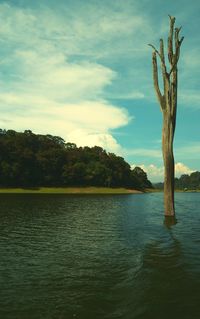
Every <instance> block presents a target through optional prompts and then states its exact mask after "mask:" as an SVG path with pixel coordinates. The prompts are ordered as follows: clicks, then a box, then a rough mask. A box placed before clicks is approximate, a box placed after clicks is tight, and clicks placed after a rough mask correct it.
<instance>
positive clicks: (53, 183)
mask: <svg viewBox="0 0 200 319" xmlns="http://www.w3.org/2000/svg"><path fill="white" fill-rule="evenodd" d="M40 186H49V187H60V186H62V187H68V186H74V187H75V186H83V187H84V186H97V187H125V188H133V189H139V190H141V189H145V188H152V184H151V182H150V181H149V180H148V178H147V174H146V173H145V172H144V171H143V170H142V169H141V168H140V167H135V168H134V169H131V167H130V165H129V164H128V163H127V162H126V161H125V160H124V159H123V158H122V157H120V156H117V155H115V154H113V153H108V152H106V151H105V150H104V149H103V148H101V147H99V146H94V147H87V146H85V147H77V146H76V144H74V143H70V142H65V141H64V139H63V138H61V137H59V136H52V135H50V134H47V135H41V134H34V133H33V132H32V131H30V130H26V131H24V132H16V131H14V130H3V129H0V187H40Z"/></svg>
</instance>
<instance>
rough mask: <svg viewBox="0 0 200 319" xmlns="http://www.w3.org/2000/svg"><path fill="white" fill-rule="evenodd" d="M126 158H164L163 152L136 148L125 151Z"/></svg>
mask: <svg viewBox="0 0 200 319" xmlns="http://www.w3.org/2000/svg"><path fill="white" fill-rule="evenodd" d="M123 153H124V155H125V156H130V155H134V156H139V157H153V158H158V159H160V158H162V153H161V150H154V149H147V148H135V149H123Z"/></svg>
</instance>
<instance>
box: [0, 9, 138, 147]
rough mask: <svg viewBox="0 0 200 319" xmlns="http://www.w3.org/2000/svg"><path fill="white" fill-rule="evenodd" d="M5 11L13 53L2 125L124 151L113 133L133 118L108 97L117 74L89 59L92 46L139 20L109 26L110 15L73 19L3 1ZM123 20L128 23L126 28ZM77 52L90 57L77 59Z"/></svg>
mask: <svg viewBox="0 0 200 319" xmlns="http://www.w3.org/2000/svg"><path fill="white" fill-rule="evenodd" d="M0 9H1V10H0V17H1V20H2V21H3V23H2V28H1V29H0V35H1V41H2V42H3V43H4V50H5V52H4V58H3V59H2V60H1V71H2V77H1V79H2V80H1V93H0V110H1V114H2V117H1V119H0V126H1V127H2V128H13V129H16V130H20V131H21V130H25V129H31V130H33V131H34V132H36V133H43V134H46V133H50V134H54V135H60V136H62V137H64V138H65V139H66V140H67V141H71V139H72V140H73V142H75V143H77V145H82V146H84V145H89V146H93V145H100V146H102V147H104V148H106V149H107V150H109V151H113V152H117V151H118V150H120V145H119V144H118V142H117V141H116V139H115V138H114V137H113V136H112V130H113V129H117V128H119V127H121V126H124V125H127V124H128V123H129V121H130V120H131V117H130V116H129V114H128V112H127V110H126V109H124V108H123V107H119V106H116V105H113V104H111V103H109V102H108V101H107V100H106V98H105V94H104V90H105V88H106V87H107V86H109V85H111V84H112V83H113V81H114V80H115V78H116V77H117V73H116V72H115V71H114V70H112V69H111V68H109V67H107V66H104V65H103V64H100V63H98V62H97V61H91V59H88V56H87V55H88V52H89V51H88V50H90V49H89V46H91V49H92V45H93V44H95V42H96V41H97V42H98V43H100V42H101V41H103V42H104V43H106V38H107V39H110V38H113V37H114V36H115V35H116V36H117V35H118V34H119V32H121V33H123V32H125V29H126V27H127V26H128V25H127V24H131V26H133V22H131V20H129V21H126V19H125V17H124V16H122V15H121V14H120V13H118V14H116V15H115V14H114V16H112V21H110V22H109V19H110V16H109V15H108V14H106V16H105V17H104V18H102V15H101V14H99V12H94V13H95V15H89V13H87V14H85V15H81V16H79V18H80V19H79V18H78V15H79V14H80V13H77V16H75V15H74V12H71V14H72V16H73V19H72V18H71V19H66V17H64V15H63V16H62V15H55V14H54V12H53V10H51V9H49V8H47V7H45V10H40V11H34V10H31V9H23V8H19V7H15V6H11V5H8V4H1V5H0ZM96 18H97V19H96ZM119 22H120V23H122V22H123V23H124V24H123V27H121V28H120V30H118V29H119V25H118V23H119ZM141 23H142V21H141V19H140V17H138V18H137V19H136V20H135V21H134V25H135V27H137V28H138V27H139V26H140V25H141ZM131 26H130V25H129V27H130V28H131ZM117 28H118V29H117ZM130 30H131V29H130ZM97 47H98V44H95V45H94V50H93V49H92V50H93V53H95V52H98V50H97ZM74 54H80V55H83V56H84V58H81V59H72V57H73V56H74Z"/></svg>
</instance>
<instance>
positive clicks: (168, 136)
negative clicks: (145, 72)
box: [149, 16, 184, 216]
mask: <svg viewBox="0 0 200 319" xmlns="http://www.w3.org/2000/svg"><path fill="white" fill-rule="evenodd" d="M169 18H170V28H169V36H168V43H167V47H168V61H169V70H167V66H166V63H165V52H164V42H163V39H160V49H159V50H157V49H156V48H155V47H154V46H153V45H152V44H149V45H150V46H151V47H152V48H153V52H152V66H153V83H154V89H155V92H156V95H157V98H158V102H159V104H160V108H161V111H162V114H163V129H162V154H163V162H164V208H165V216H175V208H174V154H173V140H174V132H175V127H176V110H177V87H178V68H177V64H178V60H179V56H180V47H181V44H182V42H183V39H184V37H181V39H179V33H180V31H181V27H180V28H174V24H175V20H176V19H175V17H171V16H169ZM157 56H158V57H159V59H160V64H161V70H162V79H163V93H162V92H161V90H160V87H159V80H158V66H157Z"/></svg>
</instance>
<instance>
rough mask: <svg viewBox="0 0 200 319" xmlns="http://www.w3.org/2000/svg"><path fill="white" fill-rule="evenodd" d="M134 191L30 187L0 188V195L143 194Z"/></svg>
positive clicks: (97, 188)
mask: <svg viewBox="0 0 200 319" xmlns="http://www.w3.org/2000/svg"><path fill="white" fill-rule="evenodd" d="M143 193H144V192H142V191H139V190H135V189H126V188H122V187H120V188H110V187H32V188H31V187H30V188H28V187H27V188H20V187H16V188H0V194H69V195H71V194H77V195H79V194H80V195H81V194H97V195H98V194H105V195H106V194H108V195H109V194H110V195H114V194H118V195H122V194H143Z"/></svg>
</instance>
